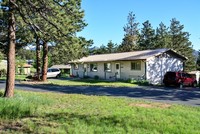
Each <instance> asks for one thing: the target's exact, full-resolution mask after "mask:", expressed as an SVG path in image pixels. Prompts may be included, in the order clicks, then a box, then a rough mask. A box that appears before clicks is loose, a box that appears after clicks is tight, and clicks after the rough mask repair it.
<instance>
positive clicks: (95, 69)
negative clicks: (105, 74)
mask: <svg viewBox="0 0 200 134" xmlns="http://www.w3.org/2000/svg"><path fill="white" fill-rule="evenodd" d="M90 71H91V72H96V71H97V63H92V64H90Z"/></svg>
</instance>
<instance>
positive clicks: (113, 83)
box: [48, 79, 137, 87]
mask: <svg viewBox="0 0 200 134" xmlns="http://www.w3.org/2000/svg"><path fill="white" fill-rule="evenodd" d="M48 84H53V85H60V86H105V87H133V86H137V84H133V83H128V82H122V81H105V80H95V79H74V80H73V79H72V80H59V79H48Z"/></svg>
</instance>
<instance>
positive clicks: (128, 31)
mask: <svg viewBox="0 0 200 134" xmlns="http://www.w3.org/2000/svg"><path fill="white" fill-rule="evenodd" d="M127 21H128V23H127V24H126V25H125V26H124V32H125V35H124V38H123V41H122V44H121V45H120V46H119V49H120V51H122V52H128V51H133V50H137V49H138V44H137V42H138V39H139V28H138V25H139V23H138V22H136V17H135V14H133V12H130V13H129V14H128V17H127Z"/></svg>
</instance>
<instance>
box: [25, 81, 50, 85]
mask: <svg viewBox="0 0 200 134" xmlns="http://www.w3.org/2000/svg"><path fill="white" fill-rule="evenodd" d="M21 83H22V84H29V85H39V84H48V83H49V82H48V81H47V82H43V81H21Z"/></svg>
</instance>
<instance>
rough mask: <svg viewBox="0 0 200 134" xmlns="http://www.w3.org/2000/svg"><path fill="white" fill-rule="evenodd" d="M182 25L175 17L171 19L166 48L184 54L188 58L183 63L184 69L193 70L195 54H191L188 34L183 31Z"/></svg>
mask: <svg viewBox="0 0 200 134" xmlns="http://www.w3.org/2000/svg"><path fill="white" fill-rule="evenodd" d="M183 29H184V25H181V24H180V22H179V21H177V20H176V19H175V18H173V19H172V20H171V24H170V30H169V37H170V43H169V45H168V48H170V49H173V50H175V51H176V52H177V53H179V54H181V55H183V56H185V57H187V58H188V60H187V61H186V63H185V71H191V70H195V69H196V67H195V56H194V55H193V48H192V43H191V42H190V41H189V36H190V34H189V33H188V32H185V31H183Z"/></svg>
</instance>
